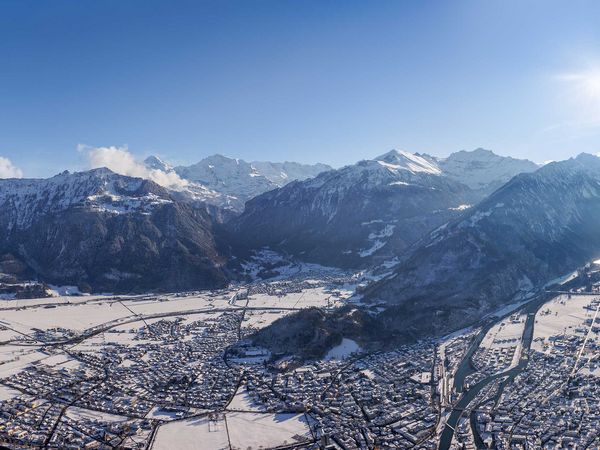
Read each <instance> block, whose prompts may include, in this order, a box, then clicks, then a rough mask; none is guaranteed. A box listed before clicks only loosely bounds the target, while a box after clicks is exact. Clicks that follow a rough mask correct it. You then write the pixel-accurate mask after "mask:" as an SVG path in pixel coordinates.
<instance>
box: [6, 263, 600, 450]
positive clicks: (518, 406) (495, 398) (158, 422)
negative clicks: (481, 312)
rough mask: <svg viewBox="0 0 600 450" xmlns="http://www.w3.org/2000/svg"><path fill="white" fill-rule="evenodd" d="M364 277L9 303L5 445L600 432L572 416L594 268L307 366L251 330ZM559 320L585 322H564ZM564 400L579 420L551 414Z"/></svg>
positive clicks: (545, 439) (307, 276)
mask: <svg viewBox="0 0 600 450" xmlns="http://www.w3.org/2000/svg"><path fill="white" fill-rule="evenodd" d="M586 273H588V272H586ZM365 276H368V274H361V273H353V272H343V271H337V272H336V271H333V270H331V269H329V270H325V271H321V272H319V271H318V270H316V269H315V268H314V267H313V268H311V269H310V270H309V271H304V273H303V270H298V271H297V272H296V275H288V277H287V278H283V277H282V278H280V279H278V280H276V281H264V282H260V281H257V282H254V283H251V284H245V285H244V284H242V285H235V286H232V287H230V288H226V289H220V290H214V291H196V292H181V293H173V294H160V295H156V294H146V295H128V296H110V295H109V296H106V295H95V296H79V297H56V298H51V299H30V300H4V301H1V302H0V310H1V311H2V320H1V321H0V330H1V331H0V405H1V407H0V411H2V412H1V413H0V414H1V415H2V417H3V419H2V425H1V426H0V441H1V442H3V443H4V444H5V445H9V446H11V445H13V446H15V445H16V446H32V447H46V448H56V447H64V446H67V445H68V444H70V445H75V446H77V447H94V448H107V449H108V448H114V447H128V448H140V449H142V448H148V449H150V448H154V449H166V448H172V446H173V445H176V446H177V448H182V449H186V448H190V449H192V448H195V447H194V445H195V444H194V443H195V442H197V441H199V440H200V441H202V442H206V445H207V446H209V447H210V448H215V449H217V448H223V449H235V448H238V449H242V448H244V449H247V448H314V449H317V448H325V447H326V448H337V449H353V448H375V447H380V448H421V449H437V448H439V449H444V450H445V449H451V448H452V449H454V448H461V447H460V446H462V445H466V446H467V448H469V447H472V448H477V447H478V446H479V447H480V446H481V445H484V444H483V443H488V444H491V443H492V442H493V443H494V445H495V448H509V447H503V445H505V446H510V445H511V443H514V442H519V439H521V440H527V441H528V442H530V443H531V445H536V446H537V445H540V446H543V445H546V444H547V443H549V442H567V441H568V442H572V440H573V437H572V434H571V433H569V432H567V430H571V429H573V427H577V428H578V429H579V430H581V431H582V432H581V433H580V434H579V435H578V436H580V438H579V439H580V441H578V442H585V443H587V445H594V443H596V444H597V443H598V439H599V437H598V436H597V435H596V432H595V431H593V430H594V426H595V424H596V422H594V419H593V417H594V416H593V414H591V413H590V414H588V415H586V414H581V415H580V414H577V413H576V412H577V411H581V412H582V413H584V412H585V411H588V412H591V411H594V410H595V409H594V408H595V406H594V405H595V404H596V400H595V396H594V395H595V394H594V392H595V388H594V386H595V385H596V380H597V377H598V376H600V369H599V367H600V366H598V360H597V357H596V356H595V355H596V349H597V345H598V342H599V339H598V332H599V331H600V327H598V325H597V323H598V321H597V311H598V305H599V303H600V300H599V298H600V297H599V296H596V295H594V294H590V293H584V292H581V288H579V287H576V286H579V285H581V284H582V283H583V282H582V281H581V279H582V278H581V277H579V278H576V279H575V280H570V284H569V288H568V289H569V293H554V291H548V292H543V293H540V294H539V295H537V296H534V297H531V298H530V299H529V300H528V301H526V302H521V303H520V304H519V303H516V304H514V305H513V307H512V310H511V308H510V307H508V308H504V310H502V311H498V313H497V315H496V316H493V315H492V316H490V317H488V318H487V319H484V322H483V323H482V324H481V325H480V326H479V325H476V326H474V327H471V328H469V329H466V330H461V331H458V332H456V333H453V334H452V335H450V336H447V337H443V338H429V339H425V340H422V341H420V342H418V343H415V344H407V345H401V346H398V347H397V348H396V349H394V350H390V351H377V350H373V349H372V348H369V344H368V342H364V343H361V342H358V343H356V342H354V341H352V340H350V339H346V338H344V339H342V340H341V342H340V345H339V346H338V347H336V348H335V349H334V350H333V351H331V352H329V353H328V354H327V355H323V357H321V358H317V359H311V360H301V359H297V358H294V356H293V355H275V354H271V353H270V352H269V351H268V349H266V348H261V347H260V346H256V344H255V343H254V342H253V340H254V336H255V333H256V331H258V330H260V329H263V328H265V327H268V326H270V325H271V324H272V323H273V322H274V321H277V320H278V319H282V318H284V317H286V316H287V317H293V315H294V314H295V313H296V312H298V311H301V310H310V309H312V308H318V309H319V310H322V311H327V310H330V311H334V310H339V309H343V308H347V307H351V308H352V307H358V305H359V304H360V300H358V299H357V296H356V292H355V290H356V287H357V286H359V285H360V284H361V283H364V281H365V278H364V277H365ZM584 278H585V277H584ZM559 289H560V290H561V291H564V292H566V289H567V288H566V287H565V288H559ZM559 314H560V315H561V316H567V317H571V318H572V319H571V322H568V325H567V326H565V327H564V328H561V327H560V326H557V325H556V324H557V323H558V322H557V317H559ZM290 315H291V316H290ZM560 323H562V322H560ZM362 345H364V348H363V347H362ZM498 355H502V356H501V357H500V358H499V356H498ZM515 361H517V362H516V363H515ZM530 377H535V379H536V380H538V381H537V382H536V383H533V384H532V383H531V381H529V378H530ZM540 383H541V384H540ZM538 384H539V385H538ZM523 391H525V392H526V393H527V394H526V395H525V394H524V393H523ZM574 393H576V395H575V396H574V395H573V394H574ZM521 402H525V403H521ZM564 402H570V403H573V409H572V411H573V414H572V415H571V416H569V418H568V419H565V418H564V417H563V416H561V417H562V418H561V420H560V421H558V422H554V420H555V419H553V417H554V416H553V411H555V408H556V406H557V405H560V404H563V403H564ZM577 405H580V406H577ZM581 408H584V409H581ZM531 417H536V420H537V422H539V427H540V428H539V432H536V433H533V432H532V431H533V430H534V429H533V428H532V426H533V425H532V423H531V422H530V421H531ZM541 418H545V419H544V420H545V422H543V421H540V419H541ZM556 420H557V419H556ZM565 420H568V422H567V423H564V421H565ZM537 422H536V423H537ZM524 427H525V428H527V433H525V435H524V436H526V437H523V438H521V437H520V436H521V434H519V433H520V430H522V429H523V428H524ZM586 430H589V432H588V431H586ZM209 443H210V444H209ZM543 448H550V447H548V446H545V447H543Z"/></svg>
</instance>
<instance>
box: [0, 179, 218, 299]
mask: <svg viewBox="0 0 600 450" xmlns="http://www.w3.org/2000/svg"><path fill="white" fill-rule="evenodd" d="M0 230H1V233H0V234H1V237H0V254H12V255H15V256H16V257H17V258H18V259H19V260H20V261H21V262H22V263H24V264H25V265H26V266H27V268H28V272H29V274H31V275H33V276H36V277H39V278H40V279H42V280H44V281H47V282H51V283H54V284H74V285H78V284H79V285H87V286H88V287H91V288H92V289H94V290H96V291H98V290H103V291H130V290H141V289H161V290H164V289H191V288H206V287H214V286H222V285H224V284H225V283H226V275H225V273H224V271H223V268H222V267H223V265H224V262H225V261H224V258H223V256H222V255H220V254H219V251H218V250H217V247H216V244H215V240H214V236H213V224H212V221H211V219H210V217H209V216H208V215H207V214H206V213H205V212H203V211H201V210H198V209H194V208H192V207H191V206H189V205H187V204H185V203H181V202H178V201H177V200H175V199H174V198H173V197H172V196H171V194H170V193H169V192H168V191H167V190H165V189H164V188H162V187H160V186H158V185H157V184H155V183H153V182H151V181H148V180H142V179H139V178H131V177H126V176H121V175H117V174H115V173H113V172H111V171H110V170H108V169H95V170H91V171H89V172H80V173H74V174H69V173H68V172H65V173H63V174H60V175H57V176H55V177H53V178H50V179H47V180H28V179H25V180H0Z"/></svg>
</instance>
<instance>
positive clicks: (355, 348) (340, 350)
mask: <svg viewBox="0 0 600 450" xmlns="http://www.w3.org/2000/svg"><path fill="white" fill-rule="evenodd" d="M360 351H361V348H360V346H359V345H358V344H357V343H356V342H355V341H353V340H352V339H348V338H343V339H342V342H341V343H340V344H339V345H336V346H335V347H333V348H332V349H331V350H329V351H328V352H327V354H326V355H325V360H327V361H329V360H332V359H345V358H347V357H349V356H350V355H352V354H353V353H358V352H360Z"/></svg>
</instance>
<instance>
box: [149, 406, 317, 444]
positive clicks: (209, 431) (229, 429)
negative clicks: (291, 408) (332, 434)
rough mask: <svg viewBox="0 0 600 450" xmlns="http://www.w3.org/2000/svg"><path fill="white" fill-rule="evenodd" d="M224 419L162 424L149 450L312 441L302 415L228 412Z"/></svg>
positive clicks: (191, 420)
mask: <svg viewBox="0 0 600 450" xmlns="http://www.w3.org/2000/svg"><path fill="white" fill-rule="evenodd" d="M226 417H227V420H225V417H224V416H221V417H219V418H218V419H216V420H210V419H209V417H208V416H207V417H199V418H192V419H187V420H183V421H177V422H170V423H167V424H164V425H162V426H161V427H160V428H159V429H158V432H157V434H156V440H155V442H154V446H153V447H152V448H153V449H154V450H171V449H174V448H176V449H178V450H197V449H210V450H227V449H229V448H240V449H246V448H249V447H252V448H261V447H262V448H273V447H278V446H281V445H285V444H292V443H294V442H303V441H308V440H309V439H310V438H311V434H310V429H309V427H308V423H307V421H306V419H305V417H304V414H267V413H253V412H228V413H227V414H226ZM228 434H229V438H230V439H231V443H230V441H229V439H228V437H227V436H228ZM296 437H299V438H300V440H297V439H296ZM230 445H231V446H230Z"/></svg>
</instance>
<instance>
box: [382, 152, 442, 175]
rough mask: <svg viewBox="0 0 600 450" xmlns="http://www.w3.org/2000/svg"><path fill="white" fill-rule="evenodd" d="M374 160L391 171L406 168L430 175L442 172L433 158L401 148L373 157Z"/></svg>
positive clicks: (413, 171)
mask: <svg viewBox="0 0 600 450" xmlns="http://www.w3.org/2000/svg"><path fill="white" fill-rule="evenodd" d="M375 161H378V162H379V164H381V165H382V166H385V167H387V168H388V169H389V170H393V171H398V170H408V171H409V172H412V173H429V174H432V175H440V174H441V173H442V171H441V170H440V168H439V167H438V166H437V164H436V163H435V160H433V158H431V157H427V156H425V155H419V154H418V153H410V152H406V151H403V150H401V151H398V150H391V151H389V152H387V153H385V154H383V155H381V156H378V157H377V158H375Z"/></svg>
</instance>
